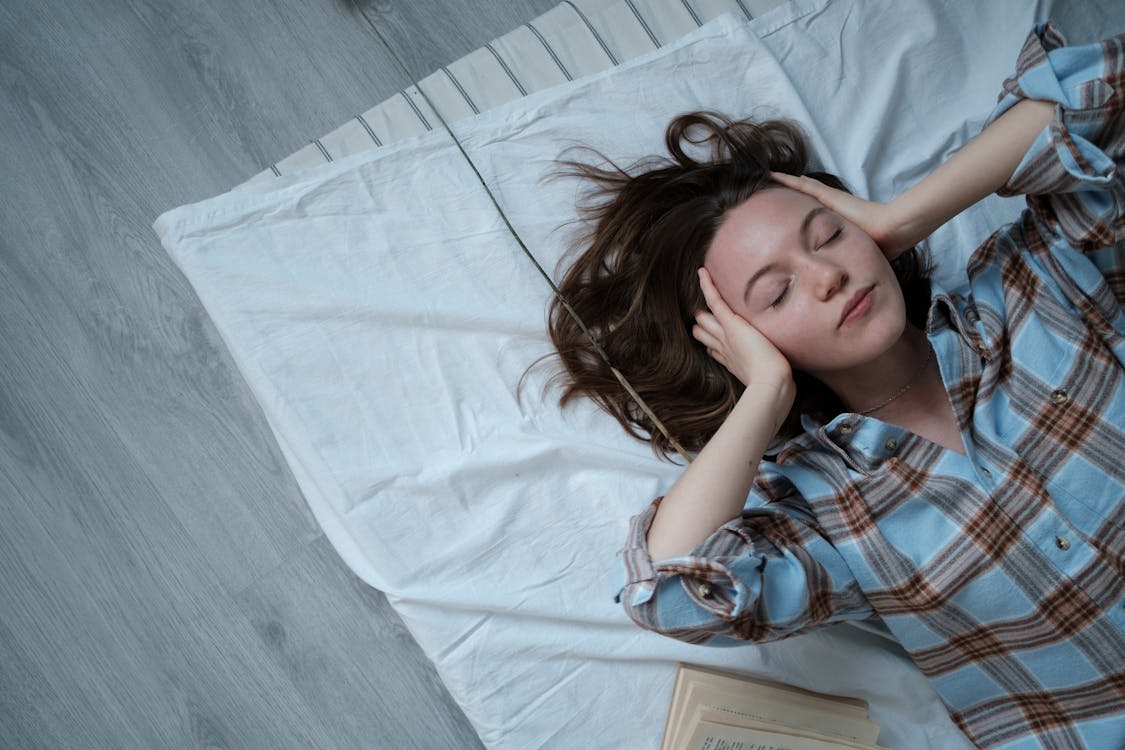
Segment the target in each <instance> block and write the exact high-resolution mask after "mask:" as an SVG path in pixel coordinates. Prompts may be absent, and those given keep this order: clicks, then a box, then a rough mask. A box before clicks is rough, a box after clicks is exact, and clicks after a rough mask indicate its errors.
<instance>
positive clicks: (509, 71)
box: [484, 42, 527, 96]
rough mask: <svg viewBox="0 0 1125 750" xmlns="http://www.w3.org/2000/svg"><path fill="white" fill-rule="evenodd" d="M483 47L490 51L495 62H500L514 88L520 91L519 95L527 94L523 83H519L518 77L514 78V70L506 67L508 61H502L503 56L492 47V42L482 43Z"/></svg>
mask: <svg viewBox="0 0 1125 750" xmlns="http://www.w3.org/2000/svg"><path fill="white" fill-rule="evenodd" d="M484 48H485V49H486V50H488V51H489V52H491V53H492V56H493V57H495V58H496V62H498V63H500V67H501V68H503V69H504V72H505V73H507V74H508V78H510V79H511V80H512V83H514V84H515V85H516V88H517V89H518V90H519V92H520V96H527V89H525V88H524V87H523V84H522V83H520V81H519V79H518V78H516V74H515V72H514V71H513V70H512V69H511V68H509V67H508V63H506V62H504V58H502V57H500V53H499V52H497V51H496V50H495V49H494V48H493V46H492V42H489V43H488V44H486V45H484Z"/></svg>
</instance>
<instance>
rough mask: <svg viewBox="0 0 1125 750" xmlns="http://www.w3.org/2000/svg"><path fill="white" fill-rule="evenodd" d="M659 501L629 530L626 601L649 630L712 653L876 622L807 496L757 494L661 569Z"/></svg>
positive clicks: (624, 551) (625, 554)
mask: <svg viewBox="0 0 1125 750" xmlns="http://www.w3.org/2000/svg"><path fill="white" fill-rule="evenodd" d="M659 505H660V498H657V499H656V500H655V501H654V502H653V503H652V505H651V506H649V508H648V509H647V510H646V511H645V512H643V513H641V514H640V515H637V516H635V517H634V518H633V519H632V520H631V522H630V528H629V536H628V539H627V541H626V544H625V547H624V549H622V551H621V562H622V568H623V571H622V576H623V579H624V580H623V586H622V587H621V590H620V592H619V594H618V600H619V601H620V602H621V604H622V605H623V606H624V607H625V610H626V612H627V613H628V614H629V616H630V617H631V618H632V619H633V620H634V622H636V623H637V624H638V625H640V626H641V627H643V628H646V629H648V630H654V631H656V632H659V633H662V634H664V635H668V636H671V637H673V638H677V639H679V640H684V641H688V642H690V643H699V644H708V645H726V644H727V643H729V642H731V639H735V640H738V641H758V642H761V641H769V640H777V639H780V638H784V637H786V636H790V635H794V634H796V633H799V632H802V631H807V630H809V629H811V628H814V627H818V626H821V625H826V624H831V623H835V622H842V621H845V620H863V619H867V618H870V617H871V616H872V614H873V612H872V609H871V606H870V604H869V603H868V602H867V600H866V599H865V598H864V596H863V594H862V592H861V591H860V588H859V584H858V583H857V582H856V580H855V578H854V577H853V576H852V574H851V572H850V570H849V569H848V567H847V565H846V564H845V562H844V560H843V558H842V557H841V556H840V554H839V552H838V551H837V550H836V548H835V547H833V546H832V544H831V543H830V542H829V541H828V540H827V539H826V538H825V537H824V536H823V535H822V534H821V533H820V532H819V530H818V529H817V527H816V524H815V521H814V519H813V518H812V517H811V515H810V514H809V513H808V511H807V509H804V508H802V503H801V502H800V501H799V498H790V499H789V501H781V502H776V501H775V502H771V503H769V505H768V506H763V505H762V504H761V501H760V499H758V498H756V497H755V496H753V495H752V496H751V498H750V500H749V501H748V503H747V507H746V509H745V510H744V511H743V513H742V515H741V517H739V518H737V519H735V520H733V521H731V522H729V523H727V524H724V525H723V526H722V527H720V528H719V529H718V530H716V531H715V533H713V534H712V535H711V536H710V537H709V538H708V539H707V540H705V541H704V542H703V543H702V544H700V545H699V546H698V547H697V548H696V549H695V550H693V551H692V553H691V554H690V555H685V556H683V557H675V558H670V559H667V560H660V561H653V560H652V558H651V556H650V555H649V553H648V546H647V541H646V538H647V535H648V530H649V527H650V526H651V525H652V519H653V517H654V516H655V514H656V512H657V510H658V508H659Z"/></svg>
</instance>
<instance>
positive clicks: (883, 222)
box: [770, 172, 926, 260]
mask: <svg viewBox="0 0 1125 750" xmlns="http://www.w3.org/2000/svg"><path fill="white" fill-rule="evenodd" d="M770 179H771V180H773V181H774V182H776V183H777V184H779V185H782V186H784V187H787V188H789V189H791V190H796V191H798V192H801V193H804V194H805V195H808V196H811V197H813V198H816V199H817V200H818V201H819V202H820V203H821V204H822V205H823V206H824V207H825V208H828V209H830V210H831V211H834V212H835V213H837V214H839V215H840V216H843V217H844V218H845V219H847V220H848V221H850V222H851V223H853V224H855V225H856V226H858V227H859V228H860V229H862V230H863V231H865V232H867V234H868V235H870V237H871V239H873V240H875V244H877V245H878V246H879V248H880V249H881V250H882V251H883V254H884V255H886V256H887V259H888V260H894V259H895V258H897V257H898V256H899V255H901V254H902V253H903V252H904V251H906V250H909V249H910V248H912V247H914V246H915V245H916V244H918V243H919V242H921V241H922V240H924V239H925V238H926V237H925V235H924V234H923V235H922V236H920V237H916V236H913V235H914V233H913V232H911V230H910V229H909V228H908V227H906V226H904V225H903V223H902V222H900V221H899V220H898V217H897V215H896V212H895V211H894V209H893V208H892V206H891V204H889V203H876V202H874V201H869V200H864V199H863V198H860V197H858V196H855V195H852V194H851V193H849V192H847V191H845V190H837V189H836V188H834V187H829V186H828V185H825V184H824V183H823V182H821V181H820V180H817V179H814V178H812V177H806V176H803V175H800V176H798V175H791V174H784V173H781V172H771V173H770Z"/></svg>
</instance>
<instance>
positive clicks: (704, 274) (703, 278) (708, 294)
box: [699, 268, 730, 316]
mask: <svg viewBox="0 0 1125 750" xmlns="http://www.w3.org/2000/svg"><path fill="white" fill-rule="evenodd" d="M699 288H700V289H701V290H702V291H703V299H704V300H706V301H707V307H708V308H710V310H711V313H712V314H713V315H716V316H719V315H723V316H725V315H726V314H728V313H729V312H730V308H729V307H727V303H726V302H724V301H723V298H722V295H720V294H719V290H718V289H716V288H715V282H714V281H713V280H712V279H711V274H710V272H708V270H707V269H706V268H700V269H699Z"/></svg>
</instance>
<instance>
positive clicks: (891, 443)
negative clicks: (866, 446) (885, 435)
mask: <svg viewBox="0 0 1125 750" xmlns="http://www.w3.org/2000/svg"><path fill="white" fill-rule="evenodd" d="M883 447H884V448H886V449H887V450H888V451H890V452H892V453H893V452H894V450H895V448H897V447H898V441H897V440H895V439H894V438H891V439H890V440H888V441H887V442H885V443H883Z"/></svg>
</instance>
